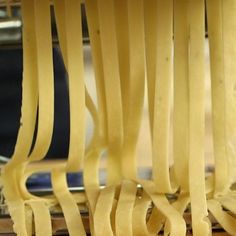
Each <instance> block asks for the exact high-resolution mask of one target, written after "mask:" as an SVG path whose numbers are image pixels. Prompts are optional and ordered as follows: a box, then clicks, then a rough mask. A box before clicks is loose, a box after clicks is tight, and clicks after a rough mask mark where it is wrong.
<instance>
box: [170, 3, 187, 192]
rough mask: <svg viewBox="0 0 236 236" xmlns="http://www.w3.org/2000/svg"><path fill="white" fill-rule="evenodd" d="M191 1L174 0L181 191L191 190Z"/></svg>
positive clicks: (176, 169)
mask: <svg viewBox="0 0 236 236" xmlns="http://www.w3.org/2000/svg"><path fill="white" fill-rule="evenodd" d="M187 18H188V1H187V0H174V110H173V157H174V173H175V177H176V181H177V183H178V185H180V188H181V191H188V188H189V187H188V177H189V174H188V172H189V171H188V161H189V151H188V148H189V127H188V125H186V124H188V122H189V91H188V85H189V82H188V29H189V28H188V19H187Z"/></svg>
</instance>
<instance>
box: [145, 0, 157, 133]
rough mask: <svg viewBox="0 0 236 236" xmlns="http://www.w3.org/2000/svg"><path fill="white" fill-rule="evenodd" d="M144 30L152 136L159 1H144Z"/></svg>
mask: <svg viewBox="0 0 236 236" xmlns="http://www.w3.org/2000/svg"><path fill="white" fill-rule="evenodd" d="M143 4H144V26H145V27H144V28H145V48H146V73H147V88H148V108H149V123H150V131H151V134H152V132H153V113H154V96H155V80H156V55H157V54H156V52H157V45H156V41H157V27H156V23H157V0H149V1H143ZM152 135H153V134H152Z"/></svg>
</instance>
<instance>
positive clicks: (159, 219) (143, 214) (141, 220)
mask: <svg viewBox="0 0 236 236" xmlns="http://www.w3.org/2000/svg"><path fill="white" fill-rule="evenodd" d="M151 205H152V204H151V198H150V196H149V195H148V194H147V193H146V192H143V194H142V197H141V198H139V197H138V198H136V202H135V207H134V210H133V223H132V225H133V235H137V236H138V235H140V236H141V235H148V236H150V235H153V236H155V235H157V234H158V233H159V232H160V231H161V229H162V228H163V223H164V221H165V217H164V215H163V214H162V213H161V212H160V211H159V210H157V208H156V207H153V209H152V212H151V213H148V212H149V211H150V207H151ZM147 214H150V216H149V217H148V220H147Z"/></svg>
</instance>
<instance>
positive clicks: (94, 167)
mask: <svg viewBox="0 0 236 236" xmlns="http://www.w3.org/2000/svg"><path fill="white" fill-rule="evenodd" d="M85 7H86V15H87V21H88V29H89V37H90V45H91V51H92V59H93V66H94V72H95V79H96V88H97V100H98V115H99V117H98V122H97V123H95V124H94V127H95V128H96V129H97V130H98V132H97V136H96V139H95V140H96V142H94V145H93V146H91V148H90V150H89V151H88V153H87V154H86V158H85V162H84V185H85V189H86V190H87V189H99V177H98V169H99V157H100V155H101V152H102V150H103V149H104V148H105V145H106V142H107V134H106V133H107V132H106V123H107V122H106V119H107V118H106V116H107V115H106V100H105V88H104V78H103V64H102V55H101V45H100V36H99V20H98V9H97V1H94V0H92V1H91V0H86V1H85ZM90 193H91V192H90V191H88V192H87V194H88V195H89V194H90ZM92 195H93V194H92ZM91 198H93V196H92V197H91ZM92 208H93V210H94V206H93V207H92Z"/></svg>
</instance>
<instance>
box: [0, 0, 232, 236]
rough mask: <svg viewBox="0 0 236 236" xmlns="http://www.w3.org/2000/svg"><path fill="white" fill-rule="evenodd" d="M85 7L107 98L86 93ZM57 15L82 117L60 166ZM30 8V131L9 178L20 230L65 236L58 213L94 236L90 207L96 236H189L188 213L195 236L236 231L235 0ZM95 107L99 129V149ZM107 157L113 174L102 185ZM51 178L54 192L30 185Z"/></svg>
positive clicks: (105, 0)
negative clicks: (142, 146)
mask: <svg viewBox="0 0 236 236" xmlns="http://www.w3.org/2000/svg"><path fill="white" fill-rule="evenodd" d="M81 4H84V6H85V11H86V18H87V23H88V31H89V39H90V47H91V53H92V61H93V62H92V63H93V69H94V74H95V85H96V96H97V99H96V101H94V100H93V99H92V96H91V95H90V94H89V91H88V89H87V88H86V85H85V76H86V75H85V72H84V70H85V65H84V58H83V35H82V16H81ZM51 7H53V10H54V14H55V19H56V27H57V34H58V40H59V48H60V50H61V55H62V59H63V62H64V65H65V68H66V72H67V85H68V94H69V111H70V136H69V138H70V142H69V152H68V157H67V158H66V159H64V160H63V161H58V162H57V161H55V162H53V163H50V162H47V161H45V160H44V157H45V155H46V154H47V152H48V149H49V146H50V143H51V140H52V133H53V125H54V74H53V57H52V36H51V11H50V8H51ZM21 10H22V20H23V64H24V68H23V84H22V108H21V125H20V128H19V132H18V138H17V142H16V145H15V150H14V154H13V156H12V158H11V160H10V161H9V162H8V163H7V164H6V165H5V166H4V167H3V168H2V171H1V182H2V184H3V194H4V197H5V199H6V203H7V206H8V212H9V214H10V216H11V219H12V220H13V223H14V226H13V227H14V232H15V233H16V234H17V235H19V236H30V235H33V234H35V235H36V236H51V235H53V225H52V222H51V212H52V209H53V208H55V207H57V208H59V209H60V211H61V212H62V213H63V216H64V219H65V222H66V226H67V230H68V234H69V235H71V236H84V235H86V229H85V226H84V224H83V218H82V215H81V205H83V206H86V208H87V210H88V212H89V230H90V233H91V235H94V236H112V235H116V236H131V235H135V236H138V235H142V236H145V235H159V234H163V235H171V236H184V235H186V233H187V222H186V219H185V218H184V214H185V212H186V211H188V212H191V228H192V234H193V235H195V236H209V235H211V234H212V226H211V220H210V219H211V216H213V217H214V218H215V219H216V221H217V222H218V223H219V224H220V225H221V226H222V228H223V229H224V230H225V231H226V232H227V233H229V234H230V235H236V218H235V214H236V207H235V203H236V192H235V190H234V189H233V187H232V186H233V184H234V183H235V181H236V174H235V167H236V146H235V145H236V128H235V127H236V125H235V119H236V77H235V75H236V64H235V63H236V44H235V39H236V2H235V0H207V1H206V2H205V1H204V0H165V1H163V0H147V1H144V0H84V1H82V0H53V1H50V0H40V1H39V0H21ZM205 16H206V17H205ZM206 21H207V30H208V37H209V50H210V78H211V103H212V109H211V110H212V113H211V116H212V123H213V124H212V127H213V132H212V140H213V144H214V148H213V149H214V152H213V153H214V172H213V173H210V174H206V171H205V168H206V166H205V165H206V164H205V129H206V128H205V112H206V111H205V103H206V101H205V81H206V69H205V68H206V67H205V63H206V61H205V51H206V50H207V45H206V43H205V32H206V27H205V22H206ZM146 85H147V98H148V108H149V113H148V114H149V127H150V136H151V146H152V156H151V158H152V178H151V179H149V180H147V179H142V178H140V177H139V175H138V165H137V143H138V138H139V133H140V127H141V122H142V114H143V108H144V100H145V86H146ZM172 107H173V109H172ZM86 110H88V112H89V113H90V115H91V117H92V121H93V137H92V139H91V140H90V143H89V144H88V145H86V122H87V121H86ZM172 110H173V113H172ZM172 115H173V117H172ZM37 116H38V122H36V120H37ZM36 124H37V135H36V141H35V142H34V141H33V138H34V132H35V129H36V128H35V126H36ZM172 137H173V140H172V142H171V138H172ZM172 146H173V148H172ZM171 150H173V164H171V161H170V159H171V156H172V155H171ZM103 155H106V157H107V167H106V171H107V177H106V186H104V187H103V188H101V186H100V185H101V184H100V179H99V164H100V160H101V157H102V156H103ZM143 158H146V157H143ZM79 171H80V172H82V173H83V180H84V192H83V193H73V192H71V191H70V190H69V187H68V183H67V178H66V175H67V173H75V172H79ZM40 172H49V173H50V174H51V183H52V189H53V194H52V195H51V196H36V195H33V194H32V193H30V192H29V190H28V189H27V187H26V181H27V179H28V178H29V177H30V176H31V175H32V174H35V173H40Z"/></svg>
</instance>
